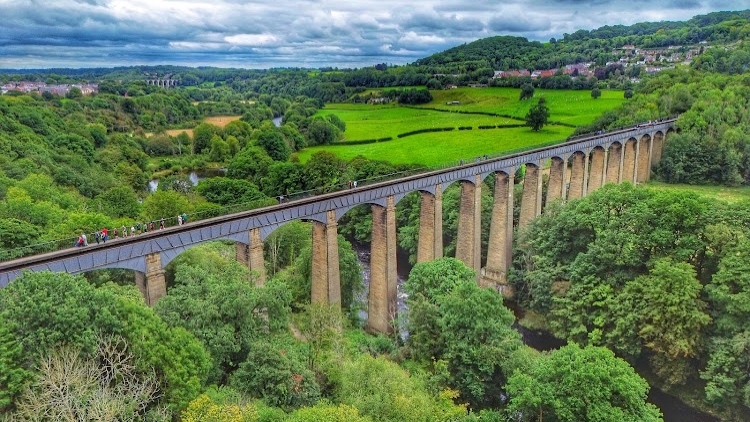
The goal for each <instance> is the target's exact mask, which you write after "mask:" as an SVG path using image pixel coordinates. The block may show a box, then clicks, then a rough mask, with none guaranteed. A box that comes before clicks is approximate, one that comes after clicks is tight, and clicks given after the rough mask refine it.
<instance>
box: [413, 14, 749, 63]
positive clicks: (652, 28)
mask: <svg viewBox="0 0 750 422" xmlns="http://www.w3.org/2000/svg"><path fill="white" fill-rule="evenodd" d="M748 33H750V10H745V11H738V12H715V13H709V14H707V15H698V16H695V17H693V18H692V19H690V20H688V21H684V22H664V21H662V22H642V23H637V24H634V25H630V26H624V25H614V26H603V27H601V28H598V29H594V30H591V31H587V30H585V29H581V30H578V31H576V32H574V33H573V34H563V37H562V38H561V39H559V40H555V39H554V38H552V39H550V41H549V42H547V43H540V42H538V41H529V40H527V39H526V38H522V37H510V36H496V37H490V38H483V39H480V40H477V41H474V42H472V43H469V44H464V45H460V46H457V47H454V48H451V49H449V50H446V51H443V52H440V53H436V54H433V55H431V56H429V57H425V58H423V59H420V60H417V61H416V62H415V63H414V66H417V67H428V68H433V69H435V68H441V67H442V68H453V69H456V70H458V69H461V67H460V66H459V65H461V66H463V69H467V70H475V69H482V68H490V69H494V70H509V69H521V68H526V69H550V68H557V67H560V66H564V65H566V64H573V63H580V62H595V63H596V64H597V65H600V66H603V65H604V64H605V63H606V62H608V61H611V60H617V59H618V58H619V56H618V55H617V54H613V49H618V48H621V47H622V46H624V45H633V46H635V47H639V48H657V47H668V46H675V45H679V46H684V45H694V44H698V43H700V42H701V41H706V42H708V43H718V44H727V43H732V42H735V41H738V40H741V39H743V37H746V36H747V34H748Z"/></svg>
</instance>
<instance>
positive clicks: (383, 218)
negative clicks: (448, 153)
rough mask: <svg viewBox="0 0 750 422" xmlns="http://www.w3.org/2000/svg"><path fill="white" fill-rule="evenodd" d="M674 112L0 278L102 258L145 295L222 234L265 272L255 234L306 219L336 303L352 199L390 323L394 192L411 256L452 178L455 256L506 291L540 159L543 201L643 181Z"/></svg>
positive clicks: (315, 282)
mask: <svg viewBox="0 0 750 422" xmlns="http://www.w3.org/2000/svg"><path fill="white" fill-rule="evenodd" d="M674 122H675V120H674V119H668V120H663V121H661V122H656V123H653V124H648V125H639V126H635V127H631V128H627V129H623V130H617V131H612V132H607V133H603V134H597V135H591V136H585V137H580V138H577V139H574V140H572V141H568V142H565V143H561V144H558V145H555V146H551V147H547V148H539V149H535V150H531V151H527V152H523V153H518V154H512V155H508V156H504V157H498V158H492V159H485V160H482V159H477V161H475V162H471V163H465V164H463V165H459V166H456V167H451V168H446V169H443V170H437V171H431V172H427V173H422V174H417V175H413V176H408V177H403V178H400V179H396V180H390V181H386V182H380V183H375V184H372V185H366V186H362V185H360V187H358V188H355V189H347V190H343V191H338V192H333V193H329V194H325V195H318V196H313V197H309V198H304V199H299V200H294V201H290V202H286V203H281V204H278V205H274V206H270V207H265V208H260V209H254V210H251V211H244V212H239V213H236V214H230V215H225V216H221V217H216V218H211V219H206V220H200V221H195V222H192V223H189V224H186V225H182V226H176V227H169V228H167V229H164V230H159V231H156V232H150V233H146V234H143V235H140V236H138V237H133V238H127V239H121V240H117V241H110V242H107V243H103V244H100V245H91V246H89V247H87V248H70V249H66V250H61V251H56V252H50V253H47V254H41V255H34V256H29V257H25V258H20V259H16V260H13V261H7V262H1V263H0V287H5V286H7V285H8V283H10V282H11V281H12V280H13V279H14V278H16V277H18V276H19V275H21V273H22V271H23V270H30V271H40V270H52V271H66V272H69V273H72V274H77V273H84V272H87V271H92V270H99V269H105V268H123V269H130V270H133V271H135V274H136V276H135V279H136V285H137V286H138V288H139V289H140V291H141V293H142V294H143V297H144V298H145V300H146V302H147V303H148V304H149V305H153V304H155V303H156V302H157V301H158V300H159V299H160V298H161V297H163V296H164V295H165V294H166V283H165V278H164V267H165V266H166V265H167V264H169V263H170V262H171V261H172V260H173V259H174V258H175V257H177V256H178V255H179V254H180V253H181V252H183V251H185V250H187V249H189V248H191V247H193V246H195V245H198V244H200V243H203V242H208V241H215V240H230V241H233V242H234V243H235V247H236V257H237V260H238V261H240V262H242V263H243V264H245V265H247V266H248V267H249V268H250V270H251V271H255V272H256V275H258V277H257V278H256V279H257V283H259V284H262V283H263V282H264V281H265V274H264V271H265V270H264V265H263V241H264V239H265V238H266V237H267V236H268V235H269V234H271V233H272V232H273V231H274V230H275V229H276V228H278V227H280V226H281V225H283V224H285V223H287V222H289V221H292V220H305V221H310V222H312V226H313V228H312V238H313V239H312V241H313V242H312V244H313V257H312V301H313V302H315V303H326V304H340V302H341V286H340V278H339V266H338V262H339V258H338V240H337V221H338V220H339V219H340V218H341V217H342V216H343V215H344V214H345V213H346V212H347V211H348V210H350V209H351V208H353V207H356V206H358V205H362V204H367V205H370V206H371V208H372V215H373V224H372V242H371V280H370V292H369V297H368V321H367V326H368V328H369V329H370V330H372V331H376V332H382V333H385V332H389V331H390V330H391V323H392V319H393V317H394V316H395V314H396V309H397V305H396V297H397V290H396V281H397V278H396V213H395V207H396V204H397V203H398V201H399V200H400V199H402V198H403V197H404V196H406V195H407V194H409V193H411V192H417V191H418V192H419V193H420V195H421V210H420V223H419V234H418V251H417V260H418V262H425V261H430V260H434V259H437V258H440V257H442V256H443V224H442V215H443V212H442V192H443V191H444V190H445V189H446V187H448V186H449V185H450V184H452V183H459V184H460V186H461V199H460V209H459V227H458V237H457V247H456V258H457V259H459V260H461V261H463V262H464V263H465V264H466V265H468V266H469V267H471V268H473V269H475V270H476V272H477V274H478V281H479V283H480V284H482V285H484V286H491V287H494V288H496V289H498V290H499V291H500V292H502V293H503V294H504V295H506V296H510V295H512V291H511V290H510V287H509V286H508V285H507V283H506V272H507V270H508V268H509V266H510V264H511V252H512V250H511V246H512V242H513V234H514V230H515V229H518V228H522V227H524V226H526V225H527V224H529V222H530V221H531V220H533V219H534V218H535V217H536V216H538V215H540V214H541V213H542V211H543V210H542V203H543V200H542V193H543V191H542V168H543V167H546V166H547V165H549V184H548V189H547V194H546V195H547V196H546V203H550V202H551V201H554V200H556V199H562V200H566V199H569V198H570V199H572V198H580V197H583V196H585V195H586V194H588V193H590V192H593V191H594V190H596V189H598V188H600V187H601V186H603V185H604V184H605V183H610V182H611V183H620V182H624V181H629V182H632V183H640V182H644V181H647V180H648V179H649V176H650V171H651V167H652V166H653V165H655V164H656V163H658V162H659V160H660V159H661V155H662V150H663V146H664V142H665V140H666V138H667V136H668V134H669V133H671V132H672V131H674V130H675V125H674ZM522 166H525V167H526V173H525V178H524V181H523V194H522V198H521V214H520V218H519V221H518V227H514V224H513V194H514V193H513V192H514V189H513V185H514V176H515V174H516V170H518V169H519V168H520V167H522ZM490 174H495V177H496V182H495V187H494V206H493V210H492V221H491V223H490V238H489V250H488V251H487V260H486V264H485V266H484V267H482V266H481V256H482V254H481V242H480V238H481V233H480V231H481V230H480V228H481V224H480V223H481V206H480V205H481V202H480V190H481V188H480V185H481V183H482V181H483V180H484V178H485V177H487V176H489V175H490Z"/></svg>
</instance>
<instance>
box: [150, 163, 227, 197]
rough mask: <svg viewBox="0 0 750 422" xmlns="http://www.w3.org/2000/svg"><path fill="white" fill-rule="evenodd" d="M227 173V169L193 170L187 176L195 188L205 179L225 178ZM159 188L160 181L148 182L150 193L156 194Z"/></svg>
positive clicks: (152, 180)
mask: <svg viewBox="0 0 750 422" xmlns="http://www.w3.org/2000/svg"><path fill="white" fill-rule="evenodd" d="M226 172H227V169H225V168H219V169H202V170H193V171H191V172H190V173H188V174H187V176H188V179H190V183H192V184H193V186H197V185H198V182H200V181H201V180H203V179H207V178H210V177H216V176H223V175H224V174H225V173H226ZM158 187H159V179H151V180H149V181H148V191H149V192H156V189H157V188H158Z"/></svg>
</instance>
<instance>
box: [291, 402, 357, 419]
mask: <svg viewBox="0 0 750 422" xmlns="http://www.w3.org/2000/svg"><path fill="white" fill-rule="evenodd" d="M370 420H371V419H370V418H368V417H365V416H360V414H359V410H357V408H356V407H354V406H349V405H346V404H339V405H335V404H332V403H329V402H326V401H324V400H322V401H320V402H318V403H317V404H316V405H315V406H312V407H303V408H301V409H297V410H295V411H294V412H292V413H291V414H290V415H289V417H288V418H287V419H285V421H286V422H369V421H370Z"/></svg>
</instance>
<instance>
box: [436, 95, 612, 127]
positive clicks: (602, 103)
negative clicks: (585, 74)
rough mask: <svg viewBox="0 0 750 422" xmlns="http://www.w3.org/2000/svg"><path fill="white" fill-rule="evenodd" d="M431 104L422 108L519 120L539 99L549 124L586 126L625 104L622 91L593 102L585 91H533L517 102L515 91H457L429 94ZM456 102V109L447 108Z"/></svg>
mask: <svg viewBox="0 0 750 422" xmlns="http://www.w3.org/2000/svg"><path fill="white" fill-rule="evenodd" d="M430 92H431V93H432V98H433V100H432V102H430V103H429V104H424V105H423V107H433V108H439V109H442V110H463V111H482V112H490V113H497V114H505V115H510V116H513V117H518V118H520V119H523V118H524V116H526V113H527V112H528V111H529V108H531V107H532V106H534V105H536V103H537V101H538V100H539V98H540V97H544V98H545V99H546V100H547V107H549V109H550V116H549V119H550V121H554V122H562V123H569V124H572V125H576V126H582V125H587V124H589V123H591V122H593V121H594V119H596V118H597V117H599V116H600V115H601V114H602V113H604V112H605V111H607V110H611V109H613V108H615V107H617V106H619V105H620V104H622V103H623V102H624V101H625V97H624V96H623V92H622V91H612V90H603V91H602V96H601V97H599V98H597V99H593V98H591V91H588V90H561V89H537V90H535V91H534V98H531V99H529V100H524V101H519V100H518V96H519V95H520V92H521V90H520V89H516V88H458V89H448V90H443V91H430ZM450 101H460V102H461V104H460V105H447V104H446V103H447V102H450Z"/></svg>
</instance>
